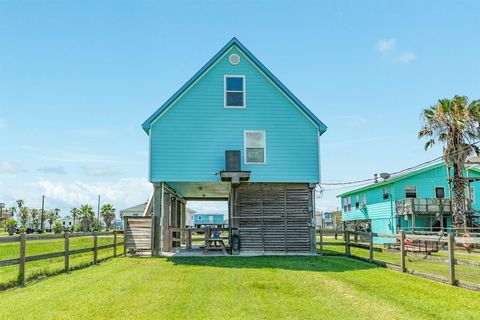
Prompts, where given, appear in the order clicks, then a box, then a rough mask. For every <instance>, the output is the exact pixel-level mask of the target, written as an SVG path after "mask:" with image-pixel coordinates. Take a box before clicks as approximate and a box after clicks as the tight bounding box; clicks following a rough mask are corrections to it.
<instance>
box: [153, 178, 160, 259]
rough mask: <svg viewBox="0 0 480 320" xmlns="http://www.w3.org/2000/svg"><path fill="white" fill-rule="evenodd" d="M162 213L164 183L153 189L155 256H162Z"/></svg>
mask: <svg viewBox="0 0 480 320" xmlns="http://www.w3.org/2000/svg"><path fill="white" fill-rule="evenodd" d="M162 211H163V183H161V184H159V185H154V187H153V216H152V219H153V237H152V241H153V245H152V248H153V250H152V251H153V252H152V254H153V256H155V257H159V256H160V255H161V254H162V239H163V232H162Z"/></svg>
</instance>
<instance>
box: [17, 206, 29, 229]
mask: <svg viewBox="0 0 480 320" xmlns="http://www.w3.org/2000/svg"><path fill="white" fill-rule="evenodd" d="M29 216H30V213H29V212H28V208H27V207H20V211H19V212H18V217H19V220H20V223H21V224H22V226H23V227H26V226H27V221H28V217H29Z"/></svg>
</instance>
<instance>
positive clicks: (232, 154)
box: [225, 150, 242, 171]
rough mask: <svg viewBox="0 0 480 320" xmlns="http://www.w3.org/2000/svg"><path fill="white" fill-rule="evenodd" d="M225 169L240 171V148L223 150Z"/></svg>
mask: <svg viewBox="0 0 480 320" xmlns="http://www.w3.org/2000/svg"><path fill="white" fill-rule="evenodd" d="M225 171H242V166H241V161H240V150H227V151H225Z"/></svg>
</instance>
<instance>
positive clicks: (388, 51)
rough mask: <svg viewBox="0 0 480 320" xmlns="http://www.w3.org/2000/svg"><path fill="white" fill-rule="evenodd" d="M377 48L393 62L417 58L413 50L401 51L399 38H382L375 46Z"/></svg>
mask: <svg viewBox="0 0 480 320" xmlns="http://www.w3.org/2000/svg"><path fill="white" fill-rule="evenodd" d="M375 48H376V50H377V51H378V52H379V53H380V54H381V55H382V56H383V57H385V58H386V59H387V60H389V61H390V62H393V63H410V62H412V61H413V60H415V59H416V56H415V54H414V53H413V52H411V51H401V52H400V50H399V49H397V39H395V38H390V39H380V40H378V41H377V44H376V46H375Z"/></svg>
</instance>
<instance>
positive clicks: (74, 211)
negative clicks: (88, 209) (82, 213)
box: [70, 208, 78, 226]
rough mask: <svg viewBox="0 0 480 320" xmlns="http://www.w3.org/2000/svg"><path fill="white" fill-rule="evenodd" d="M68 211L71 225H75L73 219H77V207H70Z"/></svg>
mask: <svg viewBox="0 0 480 320" xmlns="http://www.w3.org/2000/svg"><path fill="white" fill-rule="evenodd" d="M70 213H71V214H72V218H73V225H74V226H75V220H77V217H78V209H77V208H72V209H70Z"/></svg>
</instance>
